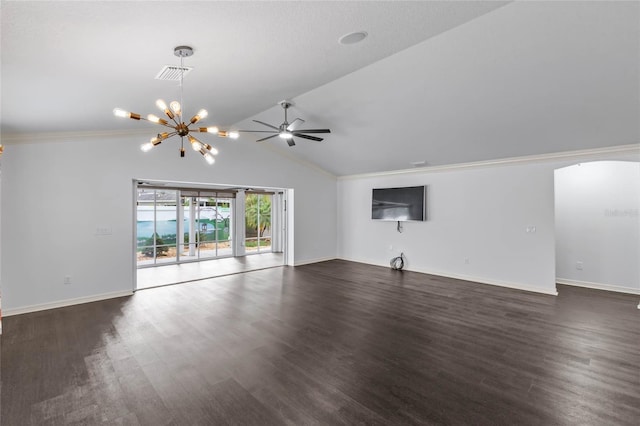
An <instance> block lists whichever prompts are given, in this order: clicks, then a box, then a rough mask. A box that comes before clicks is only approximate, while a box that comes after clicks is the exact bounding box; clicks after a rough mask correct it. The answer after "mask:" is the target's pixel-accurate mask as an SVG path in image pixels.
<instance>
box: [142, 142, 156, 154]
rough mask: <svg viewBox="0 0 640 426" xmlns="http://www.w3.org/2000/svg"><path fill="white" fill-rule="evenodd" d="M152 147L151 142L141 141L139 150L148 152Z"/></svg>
mask: <svg viewBox="0 0 640 426" xmlns="http://www.w3.org/2000/svg"><path fill="white" fill-rule="evenodd" d="M152 148H153V143H151V142H147V143H143V144H142V145H140V150H141V151H142V152H149V151H151V149H152Z"/></svg>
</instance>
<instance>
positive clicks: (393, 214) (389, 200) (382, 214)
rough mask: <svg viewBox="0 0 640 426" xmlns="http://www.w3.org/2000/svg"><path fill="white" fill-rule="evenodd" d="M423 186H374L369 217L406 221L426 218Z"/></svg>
mask: <svg viewBox="0 0 640 426" xmlns="http://www.w3.org/2000/svg"><path fill="white" fill-rule="evenodd" d="M425 192H426V191H425V186H424V185H423V186H410V187H405V188H377V189H376V188H374V189H373V195H372V201H371V219H378V220H392V221H407V220H417V221H424V220H426V213H425V210H426V209H425Z"/></svg>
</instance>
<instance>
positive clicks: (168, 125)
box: [140, 117, 175, 129]
mask: <svg viewBox="0 0 640 426" xmlns="http://www.w3.org/2000/svg"><path fill="white" fill-rule="evenodd" d="M140 120H144V121H148V122H149V123H153V124H157V125H158V126H165V127H168V128H170V129H175V126H172V125H171V124H169V123H166V124H165V123H158V122H156V121H152V120H149V119H148V118H144V117H140ZM174 121H175V120H174Z"/></svg>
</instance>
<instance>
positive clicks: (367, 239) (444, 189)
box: [338, 154, 637, 294]
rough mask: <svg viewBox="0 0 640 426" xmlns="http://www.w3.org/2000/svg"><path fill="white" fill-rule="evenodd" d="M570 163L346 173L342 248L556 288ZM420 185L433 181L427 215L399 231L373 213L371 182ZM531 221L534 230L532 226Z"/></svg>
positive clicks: (488, 279)
mask: <svg viewBox="0 0 640 426" xmlns="http://www.w3.org/2000/svg"><path fill="white" fill-rule="evenodd" d="M631 156H632V157H634V158H637V154H632V155H631ZM569 164H573V162H572V161H571V160H560V159H558V160H540V161H535V162H531V163H517V162H516V163H513V164H510V165H495V166H482V167H471V168H468V169H465V168H458V169H456V168H451V169H449V170H447V169H445V170H440V171H428V169H426V170H424V171H413V172H411V173H404V174H386V175H372V176H361V177H358V176H355V177H347V178H341V179H339V181H338V224H339V225H338V255H339V256H340V257H341V258H344V259H350V260H355V261H360V262H365V263H371V264H376V265H384V266H386V265H388V262H389V260H390V259H391V258H392V257H394V256H397V255H398V254H399V253H400V252H401V251H402V252H404V253H405V255H406V256H407V259H408V264H407V269H409V270H414V271H421V272H427V273H433V274H437V275H443V276H451V277H457V278H466V279H469V280H472V281H477V282H483V283H488V284H497V285H503V286H508V287H514V288H521V289H526V290H532V291H538V292H542V293H550V294H554V293H555V291H556V287H555V278H556V276H555V254H554V252H555V236H554V169H556V168H559V167H563V166H566V165H569ZM421 184H425V185H428V200H427V202H428V220H427V221H426V222H407V223H405V224H404V232H403V233H398V232H397V231H396V224H395V222H382V221H374V220H371V189H372V188H376V187H394V186H409V185H421ZM531 227H535V229H536V232H527V228H531ZM391 246H393V249H392V250H390V247H391ZM466 259H468V263H466Z"/></svg>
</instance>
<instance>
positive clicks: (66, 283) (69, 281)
mask: <svg viewBox="0 0 640 426" xmlns="http://www.w3.org/2000/svg"><path fill="white" fill-rule="evenodd" d="M70 284H71V276H70V275H66V276H65V277H64V285H70Z"/></svg>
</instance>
